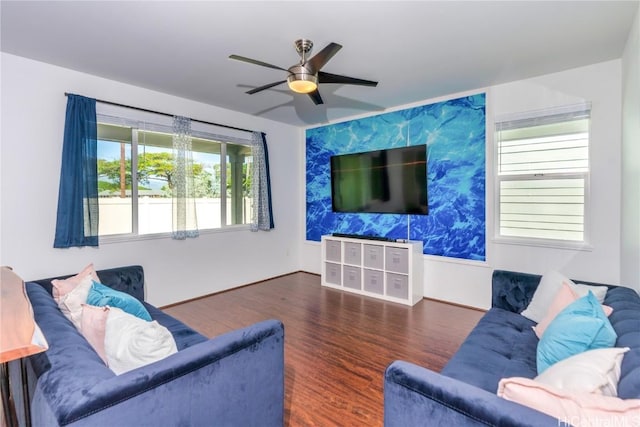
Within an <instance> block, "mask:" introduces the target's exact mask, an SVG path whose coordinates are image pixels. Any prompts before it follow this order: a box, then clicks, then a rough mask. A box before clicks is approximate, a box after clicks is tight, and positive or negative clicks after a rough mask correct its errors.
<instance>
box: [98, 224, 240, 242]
mask: <svg viewBox="0 0 640 427" xmlns="http://www.w3.org/2000/svg"><path fill="white" fill-rule="evenodd" d="M250 229H251V228H250V226H249V225H246V224H243V225H229V226H227V227H224V228H210V229H207V230H200V236H203V235H207V234H219V233H229V232H238V231H249V230H250ZM159 239H168V240H173V239H172V238H171V233H155V234H140V235H137V236H134V235H132V234H120V235H114V236H101V237H100V245H110V244H112V243H127V242H138V241H144V240H159Z"/></svg>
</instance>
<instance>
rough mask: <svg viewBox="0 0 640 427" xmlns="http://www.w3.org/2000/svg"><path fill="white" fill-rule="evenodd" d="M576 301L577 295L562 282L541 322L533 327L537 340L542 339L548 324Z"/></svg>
mask: <svg viewBox="0 0 640 427" xmlns="http://www.w3.org/2000/svg"><path fill="white" fill-rule="evenodd" d="M577 299H578V294H576V293H575V291H574V290H573V289H572V288H571V286H569V284H568V283H567V282H562V285H561V286H560V289H559V290H558V292H556V295H555V297H554V298H553V301H552V302H551V305H550V306H549V308H548V309H547V313H546V314H545V315H544V317H543V318H542V320H540V322H539V323H538V324H537V325H536V326H534V327H533V330H534V332H535V333H536V336H537V337H538V339H540V338H541V337H542V334H543V333H544V331H545V330H546V329H547V327H548V326H549V324H550V323H551V322H552V321H553V319H555V317H556V316H557V315H558V313H560V312H561V311H562V310H563V309H564V308H565V307H566V306H568V305H569V304H571V303H572V302H574V301H575V300H577Z"/></svg>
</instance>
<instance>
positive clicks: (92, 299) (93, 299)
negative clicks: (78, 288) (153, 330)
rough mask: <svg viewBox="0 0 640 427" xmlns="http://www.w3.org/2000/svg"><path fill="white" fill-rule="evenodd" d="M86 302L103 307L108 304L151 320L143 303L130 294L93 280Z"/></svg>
mask: <svg viewBox="0 0 640 427" xmlns="http://www.w3.org/2000/svg"><path fill="white" fill-rule="evenodd" d="M87 304H89V305H94V306H96V307H104V306H105V305H108V306H110V307H118V308H120V309H121V310H122V311H126V312H127V313H129V314H132V315H134V316H136V317H139V318H140V319H143V320H147V321H149V322H150V321H151V315H150V314H149V312H148V311H147V309H146V308H144V305H142V303H141V302H140V301H138V300H137V299H136V298H134V297H132V296H131V295H129V294H127V293H125V292H120V291H116V290H115V289H111V288H110V287H108V286H105V285H103V284H102V283H98V282H96V281H95V280H94V281H93V283H92V284H91V289H89V296H88V297H87Z"/></svg>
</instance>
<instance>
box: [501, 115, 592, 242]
mask: <svg viewBox="0 0 640 427" xmlns="http://www.w3.org/2000/svg"><path fill="white" fill-rule="evenodd" d="M589 119H590V109H589V108H588V107H585V106H581V108H572V109H569V111H562V112H546V114H541V115H534V116H532V117H528V118H517V119H514V120H509V121H506V120H505V121H501V122H498V123H496V141H497V147H496V149H497V167H498V174H497V179H498V186H497V188H498V195H497V196H498V209H499V214H498V228H497V230H498V233H499V235H500V236H501V237H510V238H524V239H550V240H560V241H573V242H583V241H584V240H585V202H586V191H587V183H588V173H589Z"/></svg>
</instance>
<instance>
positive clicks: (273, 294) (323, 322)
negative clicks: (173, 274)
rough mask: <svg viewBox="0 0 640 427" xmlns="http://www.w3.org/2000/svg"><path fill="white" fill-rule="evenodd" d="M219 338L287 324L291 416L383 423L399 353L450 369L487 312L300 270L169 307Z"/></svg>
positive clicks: (294, 419)
mask: <svg viewBox="0 0 640 427" xmlns="http://www.w3.org/2000/svg"><path fill="white" fill-rule="evenodd" d="M164 311H165V312H167V313H169V314H170V315H172V316H174V317H176V318H178V319H180V320H182V321H183V322H184V323H186V324H188V325H189V326H191V327H193V328H194V329H196V330H198V331H199V332H201V333H202V334H204V335H206V336H209V337H213V336H215V335H219V334H221V333H224V332H227V331H230V330H232V329H236V328H240V327H243V326H248V325H250V324H252V323H255V322H257V321H260V320H265V319H269V318H276V319H280V320H281V321H282V322H283V323H284V325H285V424H286V425H287V426H291V427H298V426H381V425H382V420H383V405H382V403H383V402H382V400H383V399H382V387H383V373H384V370H385V368H386V367H387V365H389V364H390V363H391V362H392V361H394V360H396V359H402V360H406V361H410V362H413V363H416V364H419V365H422V366H425V367H427V368H430V369H432V370H435V371H440V370H441V369H442V367H443V366H444V364H445V363H446V362H447V360H448V359H449V358H450V357H451V355H452V354H453V353H454V352H455V351H456V350H457V349H458V347H459V345H460V344H461V343H462V341H463V340H464V338H465V337H466V336H467V334H468V333H469V332H470V331H471V329H472V328H473V327H474V326H475V324H476V323H477V321H478V320H479V319H480V317H481V316H482V315H483V312H482V311H479V310H473V309H469V308H464V307H459V306H455V305H451V304H446V303H443V302H438V301H432V300H428V299H423V300H422V301H420V302H418V304H416V305H415V306H413V307H408V306H404V305H401V304H395V303H389V302H385V301H381V300H378V299H374V298H369V297H363V296H359V295H354V294H351V293H346V292H340V291H337V290H333V289H328V288H324V287H321V286H320V277H319V276H317V275H314V274H309V273H294V274H290V275H286V276H282V277H278V278H274V279H270V280H267V281H264V282H260V283H257V284H253V285H249V286H245V287H242V288H238V289H234V290H231V291H226V292H223V293H219V294H216V295H212V296H208V297H203V298H200V299H197V300H192V301H188V302H185V303H181V304H177V305H173V306H170V307H166V308H165V309H164Z"/></svg>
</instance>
